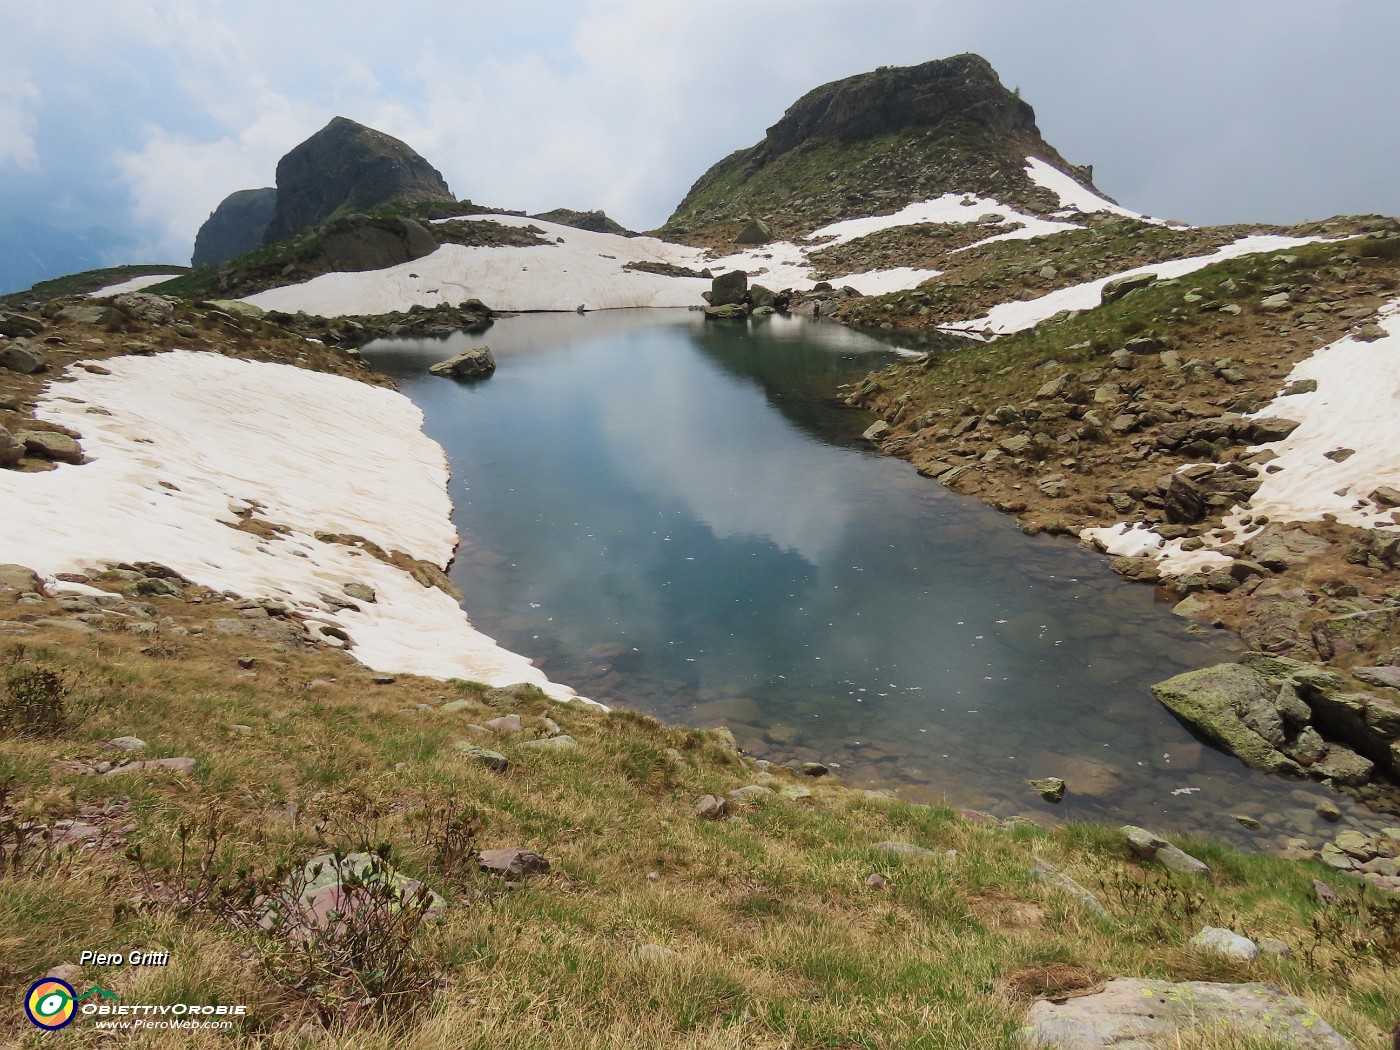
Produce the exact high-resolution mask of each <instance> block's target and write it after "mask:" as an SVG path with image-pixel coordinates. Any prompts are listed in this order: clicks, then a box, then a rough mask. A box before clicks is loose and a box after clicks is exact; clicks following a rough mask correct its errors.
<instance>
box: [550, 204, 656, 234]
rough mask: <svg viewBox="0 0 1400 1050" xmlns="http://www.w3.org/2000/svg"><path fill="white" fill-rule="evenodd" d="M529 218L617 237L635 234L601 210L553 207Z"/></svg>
mask: <svg viewBox="0 0 1400 1050" xmlns="http://www.w3.org/2000/svg"><path fill="white" fill-rule="evenodd" d="M530 218H532V219H540V220H542V221H544V222H553V223H558V224H559V225H560V226H572V227H573V228H574V229H576V230H587V231H588V232H590V233H615V234H617V235H618V236H619V237H635V236H637V235H636V234H635V233H634V232H633V231H631V230H629V229H627V227H625V226H623V225H622V224H621V223H619V222H614V221H613V220H612V219H610V218H608V216H607V215H606V213H604V212H603V211H601V210H599V211H574V210H573V209H572V208H555V209H554V210H553V211H542V212H540V213H539V214H538V215H531V216H530Z"/></svg>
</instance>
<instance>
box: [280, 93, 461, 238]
mask: <svg viewBox="0 0 1400 1050" xmlns="http://www.w3.org/2000/svg"><path fill="white" fill-rule="evenodd" d="M437 200H440V201H453V197H452V191H451V190H450V189H448V187H447V183H446V182H445V181H444V180H443V177H442V175H441V174H440V173H439V172H438V170H437V169H436V168H434V167H433V166H432V165H431V164H429V163H428V162H427V161H426V160H424V159H423V158H422V157H420V156H419V155H418V154H417V153H415V152H414V151H413V149H412V148H411V147H409V146H408V145H407V144H405V143H403V142H400V141H399V140H398V139H396V138H394V137H393V136H392V135H386V134H384V133H383V132H382V131H375V130H374V129H373V128H367V127H365V126H364V125H363V124H357V123H355V121H353V120H347V119H346V118H344V117H336V118H334V119H333V120H332V121H331V122H330V123H329V124H327V125H326V126H325V127H324V128H322V129H321V130H320V131H318V132H316V134H314V135H312V136H311V137H310V138H309V139H307V140H306V141H305V142H303V143H301V144H300V145H299V146H297V147H296V148H295V149H293V150H292V151H291V152H290V153H288V154H287V155H286V156H285V157H283V158H282V159H281V160H280V161H278V162H277V204H276V208H275V210H274V212H273V216H272V221H271V222H270V223H268V226H267V231H266V233H265V234H264V235H263V243H264V244H272V243H273V242H275V241H280V240H282V239H284V238H286V237H290V236H292V235H293V234H295V233H299V232H301V231H302V230H305V229H309V228H310V227H312V226H315V225H316V224H317V223H321V222H324V221H325V220H327V219H329V218H330V217H331V216H332V215H335V214H337V213H339V214H345V213H347V212H363V211H367V210H369V209H370V208H374V207H376V206H378V205H381V204H387V203H389V202H391V201H393V202H401V201H408V202H412V201H437ZM453 203H455V201H453Z"/></svg>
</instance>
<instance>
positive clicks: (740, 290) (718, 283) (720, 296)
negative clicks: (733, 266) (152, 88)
mask: <svg viewBox="0 0 1400 1050" xmlns="http://www.w3.org/2000/svg"><path fill="white" fill-rule="evenodd" d="M748 292H749V275H748V274H747V273H745V272H744V271H743V270H730V271H728V272H727V273H722V274H720V275H719V276H718V277H716V278H714V280H712V281H711V282H710V305H711V306H731V305H736V304H737V305H743V303H744V300H745V298H746V297H747V296H748Z"/></svg>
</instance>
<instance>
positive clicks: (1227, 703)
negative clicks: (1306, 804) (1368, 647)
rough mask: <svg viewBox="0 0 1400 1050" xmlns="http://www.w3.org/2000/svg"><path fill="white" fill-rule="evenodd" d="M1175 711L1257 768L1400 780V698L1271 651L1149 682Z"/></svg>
mask: <svg viewBox="0 0 1400 1050" xmlns="http://www.w3.org/2000/svg"><path fill="white" fill-rule="evenodd" d="M1152 693H1153V695H1154V696H1156V697H1157V699H1158V700H1159V701H1161V702H1162V703H1163V704H1164V705H1165V706H1166V707H1167V708H1169V709H1170V710H1171V711H1172V713H1173V714H1175V715H1176V716H1177V717H1178V718H1180V719H1181V720H1182V721H1184V722H1186V723H1187V724H1188V725H1190V726H1192V727H1193V728H1194V729H1196V730H1197V731H1199V732H1200V733H1201V734H1202V735H1203V736H1205V737H1206V738H1207V739H1208V740H1210V741H1211V742H1212V743H1214V744H1216V745H1218V746H1220V747H1222V748H1224V749H1225V750H1226V751H1229V752H1230V753H1231V754H1233V755H1235V756H1237V757H1238V758H1239V759H1240V760H1241V761H1243V762H1244V763H1245V764H1246V765H1248V766H1250V767H1251V768H1253V769H1260V770H1264V771H1267V772H1271V773H1285V774H1295V775H1296V774H1306V775H1308V776H1312V777H1316V778H1318V779H1320V780H1333V781H1335V782H1337V783H1340V784H1364V783H1366V782H1367V781H1369V780H1371V779H1372V777H1374V776H1379V777H1383V778H1386V779H1392V780H1400V747H1397V745H1400V702H1397V700H1396V699H1392V698H1391V697H1387V696H1384V695H1378V694H1374V693H1370V692H1365V691H1362V690H1356V689H1351V688H1349V687H1348V685H1347V681H1346V679H1345V678H1343V677H1342V675H1340V674H1338V673H1336V672H1334V671H1330V670H1327V669H1326V668H1322V667H1317V666H1314V665H1313V664H1310V663H1305V662H1302V661H1299V660H1293V659H1290V658H1288V657H1284V656H1278V655H1275V654H1272V653H1266V652H1252V653H1246V654H1245V655H1244V656H1243V657H1241V658H1240V662H1239V663H1237V664H1217V665H1216V666H1214V667H1206V668H1202V669H1201V670H1198V671H1188V672H1186V673H1185V674H1180V675H1177V676H1176V677H1175V678H1170V679H1168V680H1167V681H1165V682H1159V683H1157V684H1156V685H1154V686H1153V687H1152Z"/></svg>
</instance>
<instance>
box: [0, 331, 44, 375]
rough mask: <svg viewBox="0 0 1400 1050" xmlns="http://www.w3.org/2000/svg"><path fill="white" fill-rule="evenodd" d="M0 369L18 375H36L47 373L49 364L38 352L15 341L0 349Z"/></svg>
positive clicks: (23, 342) (21, 342) (25, 344)
mask: <svg viewBox="0 0 1400 1050" xmlns="http://www.w3.org/2000/svg"><path fill="white" fill-rule="evenodd" d="M0 368H5V369H8V370H9V371H11V372H18V373H19V374H20V375H26V376H30V375H36V374H37V373H39V372H47V371H48V369H49V362H48V360H47V358H45V357H44V355H43V354H41V353H40V352H39V351H38V350H36V349H34V348H33V347H31V346H30V345H29V344H28V343H27V342H25V341H24V340H21V339H17V340H15V341H14V342H13V343H10V344H9V345H8V346H6V347H4V348H3V349H0Z"/></svg>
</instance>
